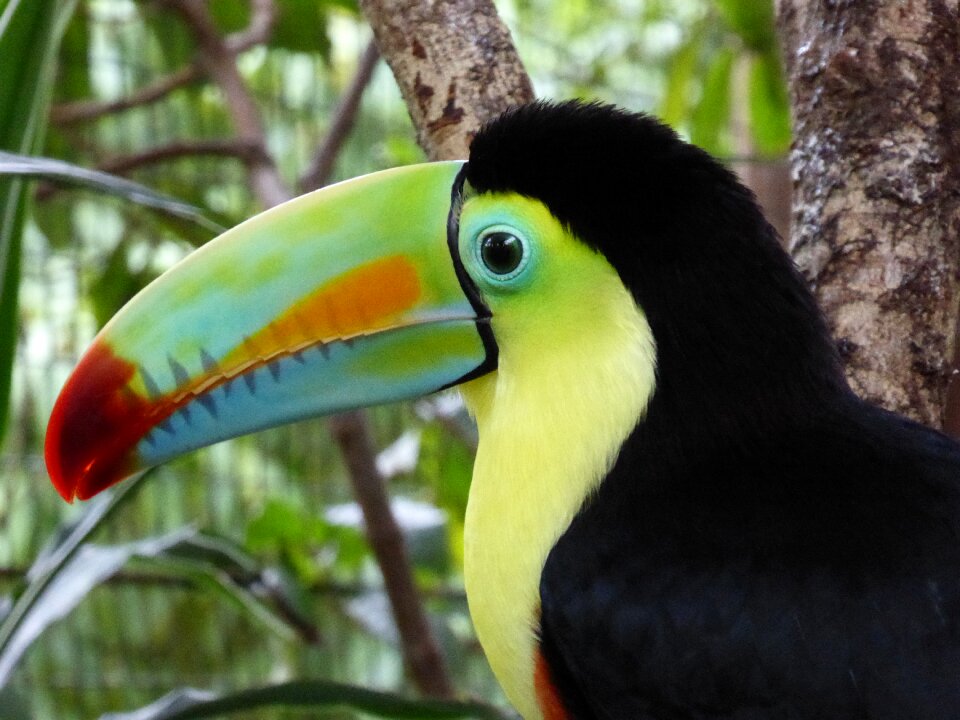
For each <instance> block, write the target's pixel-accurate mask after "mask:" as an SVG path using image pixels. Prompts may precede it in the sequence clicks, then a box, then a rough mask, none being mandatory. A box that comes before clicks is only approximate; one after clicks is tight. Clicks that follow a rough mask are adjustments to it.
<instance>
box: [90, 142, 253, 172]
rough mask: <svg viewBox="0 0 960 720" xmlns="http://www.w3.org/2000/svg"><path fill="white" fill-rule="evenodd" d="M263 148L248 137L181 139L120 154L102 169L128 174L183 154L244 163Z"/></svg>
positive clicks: (105, 161) (102, 164)
mask: <svg viewBox="0 0 960 720" xmlns="http://www.w3.org/2000/svg"><path fill="white" fill-rule="evenodd" d="M262 152H263V148H262V147H261V146H260V145H259V144H257V143H251V142H249V141H245V140H234V139H227V140H181V141H178V142H173V143H169V144H167V145H158V146H157V147H153V148H149V149H148V150H144V151H142V152H138V153H133V154H131V155H118V156H116V157H112V158H108V159H107V160H104V161H103V162H101V163H100V165H99V169H100V170H103V171H104V172H110V173H114V174H115V175H125V174H127V173H129V172H130V171H131V170H134V169H136V168H139V167H143V166H144V165H154V164H156V163H161V162H167V161H169V160H176V159H177V158H182V157H195V156H198V155H215V156H221V157H235V158H237V159H238V160H242V161H243V162H245V163H250V162H253V161H254V160H258V159H261V158H260V157H259V156H258V154H259V153H262Z"/></svg>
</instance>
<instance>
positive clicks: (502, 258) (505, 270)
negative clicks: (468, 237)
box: [480, 232, 523, 275]
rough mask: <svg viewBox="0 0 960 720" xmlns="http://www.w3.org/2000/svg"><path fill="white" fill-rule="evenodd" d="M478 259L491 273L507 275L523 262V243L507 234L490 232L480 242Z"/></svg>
mask: <svg viewBox="0 0 960 720" xmlns="http://www.w3.org/2000/svg"><path fill="white" fill-rule="evenodd" d="M480 257H481V258H482V259H483V264H484V265H486V266H487V267H488V268H490V271H491V272H494V273H496V274H497V275H507V274H509V273H511V272H513V271H514V270H516V269H517V267H519V265H520V261H521V260H523V243H521V242H520V238H518V237H517V236H516V235H511V234H510V233H508V232H492V233H490V234H489V235H487V236H486V237H484V238H483V240H482V241H481V244H480Z"/></svg>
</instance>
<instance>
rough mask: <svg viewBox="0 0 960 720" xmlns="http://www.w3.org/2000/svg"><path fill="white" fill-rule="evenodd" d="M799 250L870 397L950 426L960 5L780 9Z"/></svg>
mask: <svg viewBox="0 0 960 720" xmlns="http://www.w3.org/2000/svg"><path fill="white" fill-rule="evenodd" d="M777 14H778V23H779V28H780V32H781V36H782V40H783V45H784V52H785V56H786V66H787V71H788V75H789V82H790V93H791V101H792V105H793V109H794V135H795V144H794V148H793V152H792V157H791V162H792V166H793V181H794V215H793V230H792V237H791V241H790V249H791V251H792V253H793V255H794V257H795V259H796V260H797V262H798V264H799V265H800V267H801V269H802V270H803V271H804V273H805V274H806V276H807V278H808V279H809V280H810V282H811V283H812V285H813V287H814V289H815V292H816V294H817V297H818V299H819V301H820V303H821V306H822V307H823V308H824V310H825V311H826V313H827V316H828V318H829V321H830V323H831V328H832V330H833V333H834V337H835V338H837V342H838V343H839V348H840V350H841V353H842V355H843V357H844V361H845V362H846V365H847V374H848V376H849V378H850V381H851V385H852V386H853V388H854V390H856V391H857V392H858V393H859V394H860V395H862V396H864V397H866V398H867V399H869V400H871V401H872V402H876V403H877V404H880V405H882V406H884V407H887V408H890V409H892V410H896V411H898V412H902V413H905V414H907V415H910V416H912V417H915V418H917V419H919V420H921V421H923V422H925V423H927V424H930V425H933V426H941V425H942V423H943V420H944V417H945V404H946V397H947V394H948V385H949V384H950V379H951V377H952V376H953V375H954V374H955V372H954V367H955V362H954V359H955V352H956V345H957V343H956V335H957V320H958V298H960V275H958V265H960V243H958V233H960V43H958V34H960V13H958V4H957V1H956V0H886V1H884V0H832V1H830V2H822V1H821V0H778V2H777Z"/></svg>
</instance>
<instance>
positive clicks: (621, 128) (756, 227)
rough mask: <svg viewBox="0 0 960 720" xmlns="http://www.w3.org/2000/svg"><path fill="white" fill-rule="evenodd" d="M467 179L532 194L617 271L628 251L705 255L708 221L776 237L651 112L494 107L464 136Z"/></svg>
mask: <svg viewBox="0 0 960 720" xmlns="http://www.w3.org/2000/svg"><path fill="white" fill-rule="evenodd" d="M467 180H468V181H469V183H470V185H471V186H472V187H473V188H474V189H476V190H477V191H479V192H487V191H513V192H518V193H520V194H522V195H526V196H529V197H534V198H537V199H538V200H540V201H542V202H543V203H544V204H546V205H547V207H549V208H550V210H551V212H552V213H553V214H554V215H555V216H556V217H557V218H558V219H560V220H561V222H563V223H564V224H566V225H567V226H568V227H570V228H571V229H572V230H573V232H574V233H575V234H576V235H577V236H578V237H579V238H580V239H581V240H582V241H584V242H586V243H588V244H589V245H592V246H594V247H595V248H597V249H598V250H599V251H600V252H602V253H603V254H604V255H605V256H606V257H607V259H608V260H610V262H611V263H612V264H613V265H614V266H615V267H616V268H617V269H618V270H619V271H620V272H621V274H622V275H626V276H629V275H630V274H631V273H630V271H629V268H630V266H631V265H632V264H633V263H634V262H635V260H636V258H637V257H638V254H640V255H642V256H644V257H645V258H647V260H657V259H662V260H664V261H682V260H683V256H684V255H685V254H687V253H696V254H700V253H703V252H710V248H711V246H716V242H715V238H714V235H713V232H711V231H714V230H716V229H717V227H718V226H726V227H730V229H731V231H735V234H736V235H739V236H744V235H749V236H753V237H756V238H758V239H759V237H760V236H762V238H763V241H771V242H776V240H775V236H774V235H773V234H772V230H771V228H770V227H769V226H768V225H767V223H766V221H765V220H764V219H763V216H762V214H761V213H760V211H759V210H758V209H757V206H756V204H755V202H754V200H753V196H752V195H751V193H750V192H749V191H748V190H747V189H746V188H744V187H743V186H742V185H741V184H740V183H739V182H738V181H737V179H736V176H735V175H734V174H733V173H731V172H730V171H729V170H728V169H727V168H726V167H724V166H723V165H721V164H720V163H719V162H717V161H716V160H714V159H713V158H712V157H711V156H710V155H709V154H707V153H706V152H704V151H703V150H701V149H700V148H698V147H696V146H694V145H690V144H689V143H686V142H684V141H683V140H681V139H680V138H679V137H678V136H677V134H676V133H675V132H674V131H673V130H672V129H670V128H669V127H667V126H666V125H664V124H663V123H661V122H660V121H658V120H656V119H655V118H653V117H651V116H649V115H644V114H640V113H630V112H626V111H624V110H621V109H619V108H616V107H614V106H611V105H603V104H599V103H590V104H584V103H580V102H577V101H570V102H565V103H559V104H553V103H548V102H536V103H532V104H529V105H524V106H521V107H518V108H515V109H513V110H510V111H508V112H506V113H504V114H503V115H502V116H501V117H499V118H497V119H496V120H494V121H492V122H490V123H488V124H487V125H486V126H485V127H484V128H483V129H482V130H481V131H480V132H479V133H478V135H477V137H476V138H475V139H474V141H473V145H472V147H471V149H470V162H469V165H468V168H467ZM731 225H735V226H736V227H731ZM728 249H729V248H728ZM626 279H628V278H627V277H625V280H626Z"/></svg>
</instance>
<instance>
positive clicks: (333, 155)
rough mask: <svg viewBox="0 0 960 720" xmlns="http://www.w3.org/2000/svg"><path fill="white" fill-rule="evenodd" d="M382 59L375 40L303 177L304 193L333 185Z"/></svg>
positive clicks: (364, 55) (363, 56)
mask: <svg viewBox="0 0 960 720" xmlns="http://www.w3.org/2000/svg"><path fill="white" fill-rule="evenodd" d="M379 60H380V51H379V50H377V44H376V43H375V42H374V41H373V40H371V41H370V43H369V44H368V45H367V47H366V49H365V50H364V51H363V55H362V56H361V57H360V62H359V63H358V65H357V71H356V74H354V76H353V80H352V81H351V82H350V87H348V88H347V91H346V93H344V95H343V97H342V98H341V99H340V103H339V104H338V105H337V109H336V111H335V112H334V114H333V120H332V121H331V122H330V129H329V130H327V136H326V138H324V141H323V145H321V146H320V149H319V150H318V151H317V154H316V155H315V156H314V157H313V160H312V161H311V162H310V165H309V167H308V168H307V171H306V172H305V173H304V174H303V176H302V177H301V178H300V182H299V187H300V190H301V191H302V192H306V191H308V190H315V189H317V188H319V187H323V186H324V185H326V184H327V183H328V182H330V176H331V175H332V174H333V166H334V163H335V162H336V159H337V156H338V155H339V154H340V150H341V148H342V147H343V143H344V142H345V141H346V139H347V137H348V136H349V134H350V129H351V128H352V127H353V123H354V121H355V120H356V118H357V111H358V110H359V109H360V100H361V99H362V98H363V92H364V90H366V89H367V85H369V84H370V79H371V78H372V77H373V71H374V69H376V67H377V62H378V61H379Z"/></svg>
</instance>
